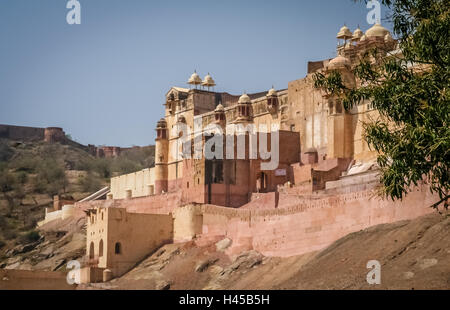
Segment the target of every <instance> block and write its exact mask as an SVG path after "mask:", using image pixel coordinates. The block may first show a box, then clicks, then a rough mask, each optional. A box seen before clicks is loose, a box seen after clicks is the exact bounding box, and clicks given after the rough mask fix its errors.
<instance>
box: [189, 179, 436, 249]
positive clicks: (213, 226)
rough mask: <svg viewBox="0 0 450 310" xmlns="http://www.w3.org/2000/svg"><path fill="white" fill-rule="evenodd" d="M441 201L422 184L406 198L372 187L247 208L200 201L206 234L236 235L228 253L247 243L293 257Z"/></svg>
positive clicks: (416, 213) (423, 210) (410, 215)
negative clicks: (383, 196)
mask: <svg viewBox="0 0 450 310" xmlns="http://www.w3.org/2000/svg"><path fill="white" fill-rule="evenodd" d="M435 201H437V197H436V196H433V195H431V194H430V192H429V189H428V187H426V186H420V187H418V188H416V189H415V190H414V191H412V192H411V193H410V194H409V195H408V196H407V197H406V198H405V199H404V200H403V201H397V202H392V201H390V200H382V199H380V198H379V197H377V196H375V192H374V191H373V190H364V191H360V192H351V193H344V194H338V195H333V196H329V197H325V198H322V199H316V200H307V199H305V200H304V201H302V202H301V203H300V204H297V205H295V206H291V207H285V208H277V209H268V210H246V209H230V208H222V207H217V206H212V205H202V206H195V207H196V208H201V212H202V214H203V221H202V234H203V235H205V236H208V237H213V236H223V237H228V238H230V239H232V240H233V245H232V247H231V248H230V249H229V251H230V252H229V253H231V254H236V253H238V252H239V251H241V250H242V249H243V247H247V248H252V249H255V250H257V251H259V252H261V253H262V254H264V255H267V256H292V255H300V254H304V253H307V252H312V251H316V250H320V249H322V248H324V247H326V246H328V245H330V244H331V243H332V242H334V241H336V240H337V239H339V238H341V237H343V236H345V235H347V234H349V233H351V232H355V231H359V230H361V229H365V228H367V227H370V226H373V225H378V224H382V223H391V222H396V221H401V220H407V219H413V218H416V217H418V216H421V215H424V214H427V213H430V212H433V209H431V208H429V206H430V205H431V204H432V203H434V202H435Z"/></svg>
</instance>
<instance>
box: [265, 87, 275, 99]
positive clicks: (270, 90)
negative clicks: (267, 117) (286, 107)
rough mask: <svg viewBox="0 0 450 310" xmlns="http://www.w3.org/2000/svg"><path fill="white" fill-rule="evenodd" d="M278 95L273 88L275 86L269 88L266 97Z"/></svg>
mask: <svg viewBox="0 0 450 310" xmlns="http://www.w3.org/2000/svg"><path fill="white" fill-rule="evenodd" d="M277 95H278V93H277V91H276V90H275V88H273V87H272V88H271V89H269V92H268V93H267V95H266V96H267V97H274V96H277Z"/></svg>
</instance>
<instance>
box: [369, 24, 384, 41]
mask: <svg viewBox="0 0 450 310" xmlns="http://www.w3.org/2000/svg"><path fill="white" fill-rule="evenodd" d="M388 33H389V31H388V30H387V29H386V28H384V27H383V26H381V25H380V24H378V23H376V24H375V25H373V26H372V27H371V28H370V29H368V30H367V31H366V37H368V38H371V37H381V38H384V37H385V36H386V34H388Z"/></svg>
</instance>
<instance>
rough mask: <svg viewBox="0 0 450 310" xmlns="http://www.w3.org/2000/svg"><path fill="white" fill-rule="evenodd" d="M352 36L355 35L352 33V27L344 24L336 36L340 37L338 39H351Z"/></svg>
mask: <svg viewBox="0 0 450 310" xmlns="http://www.w3.org/2000/svg"><path fill="white" fill-rule="evenodd" d="M352 36H353V35H352V32H351V31H350V29H348V27H347V26H345V25H344V26H343V27H342V28H341V29H340V30H339V32H338V34H337V36H336V38H338V39H350V38H351V37H352Z"/></svg>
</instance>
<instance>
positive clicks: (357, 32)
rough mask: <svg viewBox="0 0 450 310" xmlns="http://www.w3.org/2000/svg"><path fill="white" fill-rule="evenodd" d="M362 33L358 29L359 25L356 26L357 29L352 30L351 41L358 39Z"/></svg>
mask: <svg viewBox="0 0 450 310" xmlns="http://www.w3.org/2000/svg"><path fill="white" fill-rule="evenodd" d="M363 35H364V33H363V32H362V30H361V29H359V27H358V29H356V30H355V31H354V32H353V37H352V40H353V41H358V40H359V39H361V37H362V36H363Z"/></svg>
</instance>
